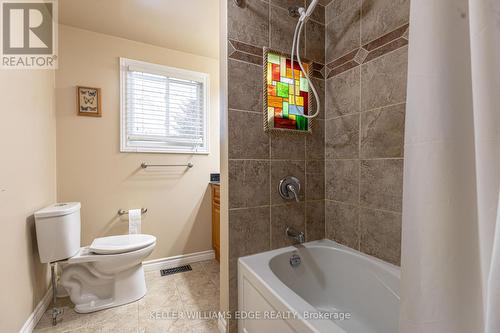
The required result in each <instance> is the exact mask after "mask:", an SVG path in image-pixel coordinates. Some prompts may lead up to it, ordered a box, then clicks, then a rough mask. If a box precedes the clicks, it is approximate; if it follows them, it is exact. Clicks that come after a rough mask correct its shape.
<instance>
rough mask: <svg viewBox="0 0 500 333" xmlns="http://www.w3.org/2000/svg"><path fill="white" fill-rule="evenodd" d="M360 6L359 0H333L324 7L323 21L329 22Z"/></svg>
mask: <svg viewBox="0 0 500 333" xmlns="http://www.w3.org/2000/svg"><path fill="white" fill-rule="evenodd" d="M360 8H361V2H360V0H334V1H332V2H331V3H330V4H329V5H328V6H327V7H326V8H325V22H326V23H330V22H331V21H332V20H334V19H337V18H338V17H339V16H341V15H344V14H346V13H349V12H353V11H355V10H359V9H360Z"/></svg>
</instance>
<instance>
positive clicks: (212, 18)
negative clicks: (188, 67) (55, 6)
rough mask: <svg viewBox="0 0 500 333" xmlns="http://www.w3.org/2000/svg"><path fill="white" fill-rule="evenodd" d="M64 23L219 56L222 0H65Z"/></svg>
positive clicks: (62, 7) (61, 11)
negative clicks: (220, 2) (220, 5)
mask: <svg viewBox="0 0 500 333" xmlns="http://www.w3.org/2000/svg"><path fill="white" fill-rule="evenodd" d="M59 21H60V23H62V24H65V25H70V26H73V27H77V28H81V29H86V30H90V31H94V32H99V33H103V34H108V35H112V36H117V37H121V38H126V39H131V40H134V41H138V42H143V43H147V44H152V45H156V46H161V47H165V48H169V49H175V50H179V51H183V52H188V53H194V54H198V55H202V56H206V57H212V58H218V57H219V1H218V0H63V1H59Z"/></svg>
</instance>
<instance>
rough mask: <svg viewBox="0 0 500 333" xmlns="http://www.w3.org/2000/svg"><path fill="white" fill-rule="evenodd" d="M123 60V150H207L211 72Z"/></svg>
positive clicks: (179, 151)
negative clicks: (209, 79) (208, 89)
mask: <svg viewBox="0 0 500 333" xmlns="http://www.w3.org/2000/svg"><path fill="white" fill-rule="evenodd" d="M120 62H121V66H122V75H121V76H122V151H129V152H130V151H136V152H171V153H176V152H177V153H207V152H208V142H207V137H208V135H207V130H208V126H207V125H208V124H207V122H208V116H207V113H208V112H207V107H208V103H207V85H208V77H207V75H206V74H204V73H197V72H191V71H186V70H181V69H176V68H170V67H165V66H160V65H154V64H148V63H144V62H139V61H135V60H129V59H121V61H120Z"/></svg>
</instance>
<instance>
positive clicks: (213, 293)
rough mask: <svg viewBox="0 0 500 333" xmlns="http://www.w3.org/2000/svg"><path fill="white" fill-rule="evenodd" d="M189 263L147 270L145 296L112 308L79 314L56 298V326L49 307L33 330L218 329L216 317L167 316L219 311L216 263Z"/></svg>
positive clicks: (189, 332) (203, 331) (188, 331)
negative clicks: (171, 270)
mask: <svg viewBox="0 0 500 333" xmlns="http://www.w3.org/2000/svg"><path fill="white" fill-rule="evenodd" d="M191 267H192V269H193V270H192V271H189V272H184V273H177V274H173V275H168V276H160V272H159V271H154V272H146V285H147V287H148V293H147V294H146V296H144V298H142V299H141V300H139V301H137V302H134V303H131V304H128V305H124V306H120V307H116V308H112V309H107V310H103V311H98V312H94V313H89V314H78V313H76V312H75V311H74V310H73V307H72V304H71V302H69V299H68V298H63V299H59V300H58V303H59V304H58V306H62V307H63V309H64V315H62V316H61V318H60V319H59V323H58V324H57V326H55V327H53V326H52V324H51V314H50V307H49V310H47V312H45V314H44V315H43V317H42V319H40V321H39V322H38V324H37V326H36V327H35V330H34V332H40V333H42V332H44V333H45V332H50V333H55V332H57V333H63V332H72V333H73V332H75V333H83V332H86V333H87V332H88V333H97V332H99V333H101V332H106V333H107V332H109V333H111V332H113V333H114V332H119V333H129V332H130V333H132V332H134V333H137V332H141V333H142V332H151V333H157V332H158V333H166V332H175V333H177V332H179V333H183V332H186V333H194V332H196V333H198V332H199V333H212V332H213V333H217V332H219V331H218V329H217V320H216V319H213V320H211V319H200V318H197V319H187V318H178V319H175V318H171V317H170V318H169V314H170V313H184V314H188V315H189V314H191V313H193V312H194V311H202V312H204V313H205V314H208V313H209V312H211V311H219V263H218V262H217V261H215V260H209V261H202V262H198V263H194V264H191ZM205 311H206V312H205Z"/></svg>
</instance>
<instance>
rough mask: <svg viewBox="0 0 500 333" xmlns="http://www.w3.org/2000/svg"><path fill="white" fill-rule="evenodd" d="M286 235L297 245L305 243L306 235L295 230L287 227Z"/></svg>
mask: <svg viewBox="0 0 500 333" xmlns="http://www.w3.org/2000/svg"><path fill="white" fill-rule="evenodd" d="M286 235H287V236H288V237H289V238H291V239H293V240H294V241H295V242H296V243H299V244H302V243H304V242H305V241H306V235H305V234H304V233H303V232H302V231H297V230H295V228H294V227H287V228H286Z"/></svg>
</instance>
